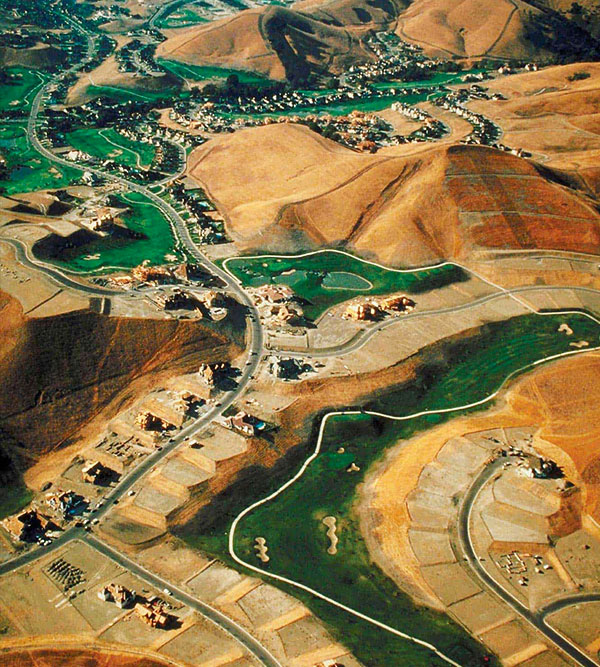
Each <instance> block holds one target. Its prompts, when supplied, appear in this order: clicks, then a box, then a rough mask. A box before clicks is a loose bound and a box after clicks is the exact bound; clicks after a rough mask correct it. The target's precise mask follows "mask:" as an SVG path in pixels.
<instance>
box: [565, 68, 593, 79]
mask: <svg viewBox="0 0 600 667" xmlns="http://www.w3.org/2000/svg"><path fill="white" fill-rule="evenodd" d="M590 76H591V75H590V73H589V72H584V71H582V70H579V71H578V72H573V74H571V76H568V77H567V79H568V80H569V81H583V79H589V78H590Z"/></svg>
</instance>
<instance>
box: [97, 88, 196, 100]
mask: <svg viewBox="0 0 600 667" xmlns="http://www.w3.org/2000/svg"><path fill="white" fill-rule="evenodd" d="M87 92H88V93H89V94H90V95H91V96H92V97H110V98H111V99H114V100H116V101H117V102H131V101H133V102H140V101H141V102H144V101H145V102H155V101H156V100H162V99H164V100H165V102H171V101H172V100H173V99H184V98H186V97H189V92H186V91H180V90H179V89H178V88H164V89H162V90H132V89H131V88H121V87H118V86H89V87H88V88H87Z"/></svg>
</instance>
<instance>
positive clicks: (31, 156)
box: [0, 125, 81, 195]
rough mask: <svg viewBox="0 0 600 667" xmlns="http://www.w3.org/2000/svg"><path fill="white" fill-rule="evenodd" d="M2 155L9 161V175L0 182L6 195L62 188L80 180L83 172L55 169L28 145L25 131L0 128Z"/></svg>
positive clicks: (17, 128)
mask: <svg viewBox="0 0 600 667" xmlns="http://www.w3.org/2000/svg"><path fill="white" fill-rule="evenodd" d="M0 152H1V153H2V154H3V155H4V156H5V157H6V160H7V163H8V170H9V173H10V172H11V171H12V170H14V171H12V173H10V175H9V176H8V178H6V179H5V180H2V179H0V187H2V188H5V189H6V192H7V194H9V195H11V194H15V193H18V192H33V191H35V190H45V189H49V188H61V187H65V186H67V185H69V183H71V182H73V181H76V180H78V179H79V178H80V177H81V172H80V171H79V170H77V169H70V168H69V167H63V166H58V165H55V164H53V163H51V162H49V161H48V160H46V159H45V158H44V157H42V156H41V155H39V153H37V151H35V150H33V148H31V146H30V145H29V142H28V140H27V136H26V133H25V127H23V126H19V125H10V126H9V125H4V126H2V125H0Z"/></svg>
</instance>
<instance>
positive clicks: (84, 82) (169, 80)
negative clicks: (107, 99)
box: [66, 56, 181, 105]
mask: <svg viewBox="0 0 600 667" xmlns="http://www.w3.org/2000/svg"><path fill="white" fill-rule="evenodd" d="M90 86H110V87H114V88H123V89H124V90H132V91H134V92H135V91H139V92H142V93H143V92H144V91H145V90H147V91H149V92H156V91H161V90H162V91H165V93H166V92H167V91H168V90H170V89H179V88H180V87H181V80H180V79H179V78H178V77H176V76H175V75H173V74H171V73H170V72H167V73H165V74H163V75H162V76H134V75H133V74H129V73H127V72H119V66H118V64H117V61H116V59H115V57H114V56H111V57H110V58H107V59H106V60H105V61H103V63H102V64H101V65H99V66H98V67H96V69H94V70H92V71H91V72H84V73H83V74H81V76H80V77H79V79H78V80H77V82H76V83H75V85H74V86H73V87H72V88H71V89H70V90H69V94H68V95H67V100H66V102H67V104H73V105H79V104H84V103H85V102H88V101H89V100H91V99H93V98H94V96H95V95H97V93H92V91H90V90H89V88H90Z"/></svg>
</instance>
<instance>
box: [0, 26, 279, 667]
mask: <svg viewBox="0 0 600 667" xmlns="http://www.w3.org/2000/svg"><path fill="white" fill-rule="evenodd" d="M65 20H66V21H67V22H68V23H69V24H70V25H71V26H72V27H73V28H74V29H76V30H79V31H80V32H82V33H84V34H85V35H86V37H87V42H88V55H89V56H91V55H92V54H93V52H94V49H95V46H94V40H93V36H92V35H91V34H90V33H88V32H87V31H86V30H84V29H83V28H82V27H81V26H79V25H78V24H77V23H76V22H75V21H73V20H72V19H70V18H68V17H65ZM82 62H83V61H82ZM81 66H82V63H80V64H77V65H75V66H73V67H71V68H70V69H69V70H67V72H75V71H77V70H78V69H80V67H81ZM65 73H66V72H65ZM65 73H63V75H62V76H64V74H65ZM55 81H56V79H52V80H51V81H49V82H48V83H47V84H46V85H45V86H43V87H42V88H41V89H40V90H39V91H38V93H37V94H36V96H35V98H34V100H33V102H32V106H31V114H30V117H29V121H28V124H27V136H28V138H29V141H30V142H31V145H32V146H33V147H34V148H35V149H36V150H37V151H38V152H39V153H41V154H42V155H44V156H45V157H46V158H47V159H48V160H51V161H52V162H55V163H57V164H62V165H65V166H69V167H72V168H73V167H74V168H76V169H80V170H81V171H91V172H92V173H95V174H97V175H98V176H101V177H103V178H106V179H108V180H112V181H114V182H117V183H121V184H122V185H124V186H125V187H127V188H128V189H129V190H132V191H134V192H139V193H140V194H143V195H144V196H146V197H147V198H148V199H149V200H151V201H152V202H153V203H154V204H155V205H156V206H157V207H158V208H159V209H160V210H161V211H162V212H163V214H164V215H165V216H166V218H167V219H168V220H169V222H170V223H171V226H172V228H173V232H174V233H175V235H176V238H177V239H178V240H179V241H180V242H181V243H182V244H183V245H184V246H185V248H186V250H187V251H188V253H189V254H190V255H191V256H192V257H193V258H194V260H195V261H196V262H197V263H198V264H200V265H201V266H202V267H203V268H204V269H206V270H207V271H209V272H210V273H211V274H213V275H216V276H218V277H219V278H221V279H222V280H223V281H224V282H225V284H226V285H227V287H228V288H229V290H230V291H231V292H232V293H233V294H234V295H235V296H236V297H237V298H238V299H239V301H240V302H241V303H242V304H243V305H245V306H246V307H247V312H248V317H247V324H248V326H247V330H248V333H249V338H250V340H249V344H248V353H249V357H248V363H247V364H246V365H245V367H244V368H243V370H242V375H241V377H240V378H239V380H238V384H237V387H236V389H235V390H234V391H231V392H228V393H227V394H226V395H225V397H224V398H223V399H222V400H221V402H220V403H219V404H218V405H216V406H214V407H213V408H211V409H210V410H209V411H208V412H207V413H205V414H204V415H202V416H201V417H200V418H199V419H197V420H196V421H195V422H194V423H193V424H191V425H190V426H188V427H187V428H185V429H182V430H181V431H180V432H179V433H178V435H177V436H176V437H175V438H174V439H173V441H172V442H169V443H168V444H167V445H165V446H164V447H163V448H162V450H161V451H158V450H157V451H155V452H154V453H152V454H151V455H150V456H148V457H147V458H146V459H145V460H144V461H143V462H142V463H141V464H140V465H138V466H137V467H136V468H135V469H134V470H133V471H131V473H129V474H128V475H126V476H125V477H123V478H122V479H121V480H120V481H119V483H118V484H117V485H116V487H115V488H114V489H112V490H111V491H110V492H109V494H108V495H107V496H106V497H105V499H104V504H103V506H102V507H101V508H100V509H99V510H97V511H96V513H95V516H96V518H98V519H101V518H102V517H103V516H104V515H105V514H106V513H107V512H108V511H110V509H112V507H113V506H114V505H115V503H116V502H118V501H119V499H120V498H121V497H123V496H124V495H125V494H126V493H127V492H128V491H129V490H130V489H131V487H132V486H133V485H134V484H135V483H136V482H138V481H139V480H140V479H141V478H142V477H143V476H144V475H145V474H146V473H147V472H148V471H149V470H151V469H152V468H153V467H154V466H156V465H157V464H158V463H159V462H160V461H161V460H163V459H164V458H165V457H166V456H167V455H168V454H169V453H170V452H172V451H173V450H174V449H176V448H177V447H178V446H180V445H181V444H182V443H183V442H184V441H185V440H186V439H187V438H189V437H192V436H194V435H195V434H196V433H198V432H199V431H201V430H202V429H203V428H205V427H206V426H207V425H208V424H209V423H210V422H212V421H213V420H214V419H215V418H216V417H218V416H219V415H221V414H222V413H223V412H224V411H225V410H226V409H227V408H228V407H229V406H230V405H231V404H232V403H233V402H234V401H235V400H236V399H237V398H238V396H240V394H242V393H243V392H244V391H245V389H246V387H247V385H248V383H249V382H250V381H251V380H252V379H253V377H254V374H255V373H256V370H257V368H258V365H259V363H260V359H261V356H262V353H263V351H264V343H263V331H262V327H261V323H260V318H259V316H258V312H257V310H256V308H255V306H254V304H253V303H252V301H251V300H250V298H249V297H248V295H247V294H246V293H245V292H244V290H243V289H242V288H241V286H240V285H239V284H238V283H237V282H236V281H235V280H234V279H232V277H231V276H230V275H229V274H228V273H226V272H225V271H223V270H222V269H220V268H219V267H217V266H216V265H215V264H213V263H212V262H211V261H210V260H208V259H207V258H206V257H205V256H204V255H203V254H202V253H201V252H200V251H199V250H198V248H197V247H196V245H195V244H194V242H193V240H192V238H191V236H190V233H189V231H188V228H187V226H186V224H185V222H184V220H183V219H182V218H181V216H180V215H179V214H178V213H177V211H175V209H173V208H172V207H171V206H170V205H169V204H168V203H166V202H165V201H163V200H162V199H161V198H160V197H158V196H157V195H155V194H154V193H153V192H151V191H150V190H149V189H148V188H146V187H144V186H141V185H139V184H136V183H131V182H129V181H127V180H126V179H124V178H120V177H116V176H112V175H108V174H105V173H104V172H102V171H101V170H99V169H95V168H89V167H87V166H85V167H81V166H79V165H77V164H74V163H72V162H70V161H68V160H65V159H64V158H61V157H59V156H57V155H55V154H54V153H52V151H50V150H48V149H47V148H46V147H45V146H44V145H43V144H42V143H41V142H40V141H39V139H38V137H37V133H36V126H37V118H38V115H39V111H40V107H41V105H42V102H43V99H44V96H45V95H46V93H47V90H48V87H49V86H51V85H52V84H53V83H55ZM174 177H175V176H172V177H169V179H165V180H170V179H171V178H174ZM154 185H156V183H155V184H154ZM12 245H13V247H15V248H16V250H17V253H18V255H19V258H20V259H21V260H22V261H23V262H24V263H27V264H29V265H31V266H34V267H35V268H36V269H38V270H42V271H44V272H45V273H47V274H48V275H50V276H51V277H53V278H54V279H56V280H58V281H59V282H62V283H63V284H67V285H69V286H71V287H75V288H76V289H83V290H84V291H86V292H88V293H93V294H105V293H108V294H114V292H112V291H107V290H101V289H100V288H93V287H89V288H87V289H86V288H84V287H83V286H82V285H80V284H79V283H76V282H75V281H73V280H71V279H70V278H69V277H68V276H66V275H64V274H63V273H61V272H60V271H59V270H53V269H51V268H50V267H47V266H41V265H39V264H36V263H34V262H32V260H30V259H29V258H28V257H27V255H26V252H25V251H24V248H23V246H22V245H20V244H19V243H13V244H12ZM73 539H83V540H85V541H86V542H87V543H88V544H90V545H92V546H93V547H94V548H95V549H97V550H99V551H101V552H102V553H104V554H105V555H107V556H109V557H110V558H112V559H113V560H115V561H117V562H119V563H121V564H123V566H124V567H127V569H129V570H130V571H131V572H134V573H136V574H138V575H139V576H142V578H143V579H144V580H146V581H148V582H149V583H151V584H152V585H154V586H159V587H161V588H165V587H166V588H169V589H170V590H172V591H173V592H174V593H175V597H176V598H177V599H178V600H180V601H181V602H182V603H184V604H187V605H189V606H190V607H192V608H193V609H195V610H197V611H198V612H200V613H202V614H203V615H204V616H206V617H207V618H209V619H210V620H211V621H213V622H214V623H216V624H217V625H218V626H219V627H220V628H222V629H223V630H225V631H226V632H227V633H229V634H230V635H232V636H233V637H234V638H235V639H236V640H237V641H239V642H240V643H241V644H242V645H243V646H244V647H245V648H246V649H247V650H248V651H249V652H250V653H252V654H253V655H254V656H256V658H257V659H258V660H259V661H260V662H261V663H262V664H264V665H266V666H267V667H280V665H279V663H278V662H277V660H276V659H275V658H274V657H273V656H272V655H271V654H270V653H269V652H268V651H267V650H266V649H265V648H264V647H262V646H261V644H260V643H259V642H258V641H257V640H256V639H254V638H253V637H252V636H251V635H250V634H249V633H247V632H246V631H245V630H244V629H243V628H242V627H240V626H238V625H237V624H236V623H235V622H234V621H232V620H231V619H229V618H227V617H226V616H224V615H223V614H221V613H219V612H218V611H216V610H215V609H212V607H209V606H208V605H206V604H205V603H203V602H201V601H200V600H197V599H195V598H193V597H192V596H190V595H188V594H186V593H185V592H183V591H181V590H180V589H175V588H174V587H173V585H172V584H170V583H169V582H167V581H164V580H162V579H160V578H159V577H156V576H155V575H152V574H150V573H149V572H147V571H145V570H143V568H141V567H140V566H139V565H137V564H136V563H134V562H133V561H130V560H129V559H127V558H125V557H124V556H122V555H121V554H119V553H117V552H116V551H114V550H113V549H111V548H110V547H108V546H106V545H104V544H103V543H101V542H100V541H99V540H97V539H96V538H94V537H91V536H90V535H89V534H88V533H86V532H85V531H84V530H83V529H82V528H77V527H72V528H70V529H68V530H66V531H65V532H64V533H63V534H62V535H61V537H60V538H58V539H56V540H54V541H53V542H52V544H51V545H48V546H46V547H39V548H36V549H32V550H31V551H29V552H27V553H25V554H23V555H21V556H18V557H16V558H13V559H11V560H10V561H7V562H5V563H3V564H1V565H0V575H2V574H6V573H8V572H11V571H12V570H14V569H16V568H18V567H22V566H26V565H29V564H31V563H33V562H34V561H35V560H37V559H38V558H40V557H41V556H44V555H46V554H48V553H52V552H53V551H56V550H57V549H59V548H61V547H63V546H64V545H66V544H67V543H68V542H70V541H71V540H73Z"/></svg>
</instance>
